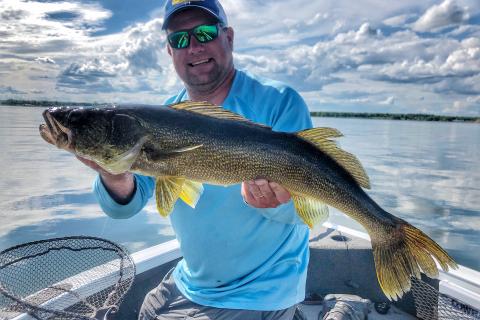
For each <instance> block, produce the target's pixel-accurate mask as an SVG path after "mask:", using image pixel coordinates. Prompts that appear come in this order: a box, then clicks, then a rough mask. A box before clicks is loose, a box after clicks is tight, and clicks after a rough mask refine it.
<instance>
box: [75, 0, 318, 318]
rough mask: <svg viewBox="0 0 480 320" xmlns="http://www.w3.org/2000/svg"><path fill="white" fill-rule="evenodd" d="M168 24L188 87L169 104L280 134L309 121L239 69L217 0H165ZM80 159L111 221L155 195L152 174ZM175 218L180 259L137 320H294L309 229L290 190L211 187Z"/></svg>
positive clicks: (293, 95) (270, 184)
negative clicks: (221, 113) (218, 112)
mask: <svg viewBox="0 0 480 320" xmlns="http://www.w3.org/2000/svg"><path fill="white" fill-rule="evenodd" d="M163 29H164V30H165V31H166V33H167V39H168V44H167V50H168V54H169V55H170V56H171V58H172V62H173V65H174V67H175V70H176V72H177V74H178V76H179V77H180V79H181V80H182V81H183V83H184V86H185V87H184V89H182V90H181V91H180V92H179V93H178V94H177V95H175V96H174V97H172V98H170V99H168V101H167V102H166V104H172V103H178V102H181V101H185V100H193V101H208V102H210V103H212V104H216V105H221V106H223V108H225V109H227V110H230V111H233V112H235V113H237V114H240V115H243V116H244V117H246V118H248V119H250V120H252V121H254V122H256V123H261V124H264V125H267V126H269V127H272V128H273V130H275V131H283V132H294V131H300V130H303V129H307V128H311V127H312V123H311V119H310V115H309V111H308V109H307V107H306V105H305V102H304V101H303V100H302V98H301V97H300V96H299V94H298V93H297V92H296V91H294V90H293V89H292V88H289V87H288V86H285V85H284V84H282V83H279V82H276V81H272V80H268V79H263V78H260V77H256V76H254V75H251V74H249V73H247V72H244V71H241V70H237V69H235V67H234V65H233V54H232V51H233V45H234V31H233V29H232V27H230V26H229V25H228V22H227V17H226V14H225V12H224V9H223V8H222V6H221V4H220V3H219V2H218V1H217V0H203V1H199V0H197V1H182V0H168V1H167V4H166V7H165V19H164V24H163ZM80 160H81V161H82V162H84V163H85V164H87V165H89V166H90V167H92V168H94V169H95V170H97V171H98V172H99V177H98V179H97V180H96V181H95V184H94V185H95V187H94V189H95V193H96V195H97V198H98V199H99V203H100V205H101V207H102V209H103V210H104V211H105V212H106V213H107V214H108V215H109V216H111V217H113V218H120V219H124V218H129V217H131V216H133V215H135V214H136V213H138V212H139V211H140V210H141V209H142V208H143V207H144V206H145V204H146V203H147V201H148V199H149V198H150V197H151V196H152V194H153V192H154V187H155V180H154V179H153V178H152V177H147V176H143V175H138V174H132V173H129V172H127V173H123V174H118V175H112V174H110V173H109V172H107V171H106V170H103V169H102V168H101V167H100V166H99V165H98V164H96V163H95V162H93V161H90V160H87V159H82V158H80ZM219 161H222V160H221V159H219ZM170 218H171V223H172V227H173V229H174V230H175V233H176V236H177V239H178V241H179V243H180V248H181V251H182V254H183V259H182V260H181V261H180V262H179V263H178V265H177V266H176V267H175V268H174V270H172V271H171V272H170V273H168V275H167V276H166V277H165V278H164V279H163V281H162V282H161V283H160V285H159V286H158V287H157V288H155V289H154V290H152V291H151V292H150V293H149V294H148V295H147V297H146V298H145V301H144V303H143V306H142V309H141V311H140V315H139V319H184V318H185V317H186V316H189V317H193V318H195V319H229V320H231V319H248V320H254V319H282V320H283V319H292V318H293V315H294V312H295V305H296V304H297V303H299V302H301V301H302V300H303V299H304V294H305V282H306V276H307V265H308V259H309V250H308V238H309V231H308V230H309V229H308V226H307V225H306V224H305V223H303V222H302V221H301V220H300V219H299V218H298V216H297V215H296V213H295V209H294V206H293V204H292V201H291V199H290V193H289V192H288V191H287V190H286V189H284V188H283V187H282V186H280V185H279V184H277V183H275V182H274V181H267V180H265V179H257V180H253V181H245V182H243V183H242V184H241V185H234V186H230V187H223V186H212V185H206V186H205V189H204V191H203V194H202V195H201V198H200V200H199V202H198V204H197V205H196V208H195V209H192V208H191V207H189V206H187V205H185V204H184V203H180V201H179V202H178V203H177V204H176V206H175V208H174V210H173V212H172V213H171V214H170Z"/></svg>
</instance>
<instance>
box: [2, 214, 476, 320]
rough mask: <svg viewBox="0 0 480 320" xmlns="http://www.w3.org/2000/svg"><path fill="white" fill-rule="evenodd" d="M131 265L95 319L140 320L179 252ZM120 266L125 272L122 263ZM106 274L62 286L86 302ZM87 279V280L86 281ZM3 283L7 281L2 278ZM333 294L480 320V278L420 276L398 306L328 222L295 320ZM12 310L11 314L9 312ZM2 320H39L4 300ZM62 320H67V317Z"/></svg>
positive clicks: (402, 314)
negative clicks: (114, 298)
mask: <svg viewBox="0 0 480 320" xmlns="http://www.w3.org/2000/svg"><path fill="white" fill-rule="evenodd" d="M0 255H1V254H0ZM129 259H131V260H132V262H133V263H134V264H132V265H131V266H130V265H128V268H130V269H129V271H130V273H131V272H132V270H133V272H134V273H136V275H135V277H134V280H133V277H132V278H129V279H128V280H129V281H131V282H130V283H129V284H128V286H129V290H128V288H127V290H128V292H126V294H125V295H124V296H123V293H122V296H123V297H121V299H119V302H121V304H120V306H119V307H118V308H117V307H115V308H114V310H107V309H105V310H103V313H102V312H99V313H97V319H109V320H127V319H128V320H132V319H137V315H138V311H139V309H140V306H141V303H142V301H143V298H144V297H145V295H146V294H147V292H148V291H150V290H151V289H153V288H154V287H156V286H157V285H158V283H159V282H160V281H161V280H162V278H163V277H164V275H165V274H166V273H167V272H168V271H169V270H170V269H172V268H173V267H174V266H175V265H176V263H177V262H178V261H179V260H180V259H181V252H180V248H179V244H178V242H177V241H176V240H171V241H168V242H165V243H161V244H158V245H156V246H153V247H150V248H147V249H144V250H141V251H138V252H134V253H133V254H131V255H130V256H129ZM122 264H123V266H125V264H124V263H123V262H122ZM104 270H106V268H105V265H98V266H96V267H94V268H91V269H89V270H85V271H82V272H79V273H78V274H76V275H74V276H72V277H69V278H68V279H67V280H65V281H62V285H63V287H65V286H67V287H69V288H72V287H75V285H74V283H76V282H77V281H76V280H78V279H79V278H82V279H83V282H81V285H80V286H78V287H77V288H74V289H72V290H75V292H76V294H77V295H83V298H84V299H86V300H88V299H89V297H91V296H92V293H94V294H99V293H100V292H103V291H105V290H106V289H108V287H109V286H110V287H113V286H114V284H115V281H116V280H114V277H112V275H113V273H111V272H104ZM98 271H101V272H98ZM124 275H125V273H124ZM85 279H88V280H87V281H85ZM1 281H3V279H2V277H1V274H0V282H1ZM2 287H3V285H2ZM63 287H62V288H63ZM87 289H88V290H87ZM45 290H46V288H43V289H42V290H40V291H45ZM62 290H63V289H62ZM331 294H336V295H341V296H340V297H342V295H343V296H347V295H350V296H353V295H354V296H358V297H361V298H362V299H364V300H363V301H368V303H367V307H368V316H367V317H368V319H373V320H375V319H385V320H392V319H395V320H402V319H424V320H433V319H449V320H450V319H451V320H454V319H455V320H456V319H466V320H478V319H480V311H479V310H480V272H478V271H475V270H472V269H469V268H467V267H464V266H460V267H459V268H458V269H457V270H451V271H449V272H443V271H441V270H440V276H439V278H438V279H430V278H427V277H426V276H424V275H422V279H421V280H416V279H415V280H414V281H413V286H412V289H411V290H410V291H409V292H408V293H407V294H405V295H404V296H403V297H402V298H401V299H399V300H398V301H393V302H390V301H389V300H388V299H387V298H386V297H385V295H384V294H383V293H382V291H381V289H380V287H379V285H378V282H377V279H376V274H375V266H374V262H373V254H372V250H371V245H370V239H369V236H368V234H366V233H363V232H361V231H357V230H354V229H351V228H349V227H346V226H343V225H337V224H335V223H332V222H325V223H324V224H323V225H320V226H318V227H316V228H314V229H313V230H312V232H311V237H310V262H309V270H308V277H307V288H306V296H307V298H306V300H305V301H304V302H303V303H301V304H299V306H298V307H297V313H296V315H295V318H294V319H298V320H313V319H314V320H317V319H322V317H323V314H324V313H325V312H328V308H327V309H326V307H325V306H326V304H325V300H324V299H323V298H326V297H328V295H330V296H331ZM35 296H37V297H38V292H37V293H36V294H32V295H30V296H29V298H28V299H27V300H28V301H36V302H37V303H38V305H39V306H43V307H45V308H47V309H48V308H49V307H52V306H53V305H56V306H57V307H56V308H58V305H63V306H64V308H65V309H68V308H69V307H71V304H72V303H68V302H65V301H62V299H63V298H62V296H64V291H57V293H53V294H52V292H50V293H49V294H47V296H48V299H43V300H42V299H40V300H39V299H35V298H32V297H35ZM47 300H48V301H47ZM63 300H65V299H63ZM2 301H3V304H2ZM8 308H10V310H7V309H8ZM98 314H100V316H99V315H98ZM367 317H366V318H365V319H367ZM39 318H40V319H42V318H41V317H39ZM0 319H2V320H7V319H8V320H27V319H38V318H35V317H32V316H31V315H28V314H27V313H21V312H18V310H17V311H15V312H12V310H11V303H10V304H7V303H5V300H1V299H0ZM52 319H57V318H52ZM58 319H68V317H67V318H61V317H60V318H58ZM79 319H91V318H88V317H86V318H79ZM332 319H333V318H332ZM335 319H337V318H335ZM338 319H343V318H338ZM345 319H350V318H345ZM246 320H248V319H246Z"/></svg>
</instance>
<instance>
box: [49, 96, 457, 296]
mask: <svg viewBox="0 0 480 320" xmlns="http://www.w3.org/2000/svg"><path fill="white" fill-rule="evenodd" d="M43 116H44V118H45V122H46V124H42V125H40V134H41V136H42V137H43V138H44V139H45V140H46V141H47V142H48V143H51V144H54V145H56V146H57V147H59V148H62V149H65V150H68V151H70V152H73V153H75V154H77V155H79V156H81V157H84V158H87V159H90V160H93V161H95V162H96V163H98V164H99V165H100V166H102V167H103V168H105V169H106V170H108V171H109V172H111V173H122V172H125V171H131V172H137V173H140V174H143V175H149V176H153V177H155V178H156V191H155V193H156V200H157V208H158V210H159V212H160V214H162V215H163V216H166V215H168V214H169V213H170V211H171V210H172V209H173V206H174V204H175V202H176V201H177V200H178V198H180V199H182V200H183V201H185V202H186V203H188V204H189V205H190V206H192V207H195V204H196V202H197V201H198V199H199V197H200V195H201V193H202V190H203V189H202V183H210V184H219V185H231V184H238V183H241V182H242V181H248V180H254V179H258V178H264V179H267V180H270V181H275V182H278V183H279V184H281V185H282V186H283V187H285V188H286V189H287V190H289V191H290V193H291V195H292V200H293V202H294V205H295V209H296V211H297V213H298V215H299V216H300V217H301V218H302V219H303V221H304V222H305V223H306V224H307V225H308V226H310V227H312V226H313V225H314V224H316V223H319V222H320V221H322V220H324V219H325V218H326V217H327V215H328V208H327V205H329V206H332V207H335V208H337V209H339V210H341V211H342V212H344V213H346V214H347V215H349V216H350V217H352V218H353V219H355V220H356V221H358V222H359V223H360V224H362V225H363V226H364V227H365V229H366V230H367V232H368V234H369V235H370V238H371V243H372V249H373V256H374V261H375V267H376V273H377V278H378V281H379V284H380V286H381V288H382V290H383V292H384V293H385V295H386V296H387V297H388V298H389V299H393V300H396V299H398V298H400V297H401V296H402V295H403V293H404V292H407V291H408V290H409V289H410V286H411V276H415V277H417V278H419V277H420V271H423V272H424V273H425V274H426V275H428V276H429V277H436V276H438V270H437V265H436V263H435V260H434V259H433V258H435V259H436V261H437V262H438V263H439V265H440V266H441V267H442V268H443V269H444V270H446V271H447V270H448V269H449V267H452V268H456V267H457V265H456V263H455V262H454V261H453V259H452V258H451V257H450V256H449V255H448V254H447V253H446V252H445V251H444V250H443V249H442V248H441V247H440V246H439V245H438V244H437V243H435V242H434V241H433V240H432V239H430V238H429V237H428V236H427V235H426V234H424V233H423V232H422V231H420V230H418V229H417V228H415V227H413V226H412V225H410V224H409V223H408V222H406V221H404V220H402V219H400V218H397V217H395V216H393V215H391V214H390V213H388V212H386V211H384V210H383V209H382V208H381V207H380V206H379V205H378V204H376V203H375V202H374V201H373V200H372V199H371V198H370V197H369V196H368V195H367V194H366V193H365V192H364V191H363V189H362V188H366V189H368V188H369V187H370V183H369V179H368V177H367V175H366V173H365V171H364V169H363V168H362V166H361V164H360V163H359V161H358V160H357V158H356V157H355V156H353V155H352V154H350V153H348V152H345V151H343V150H342V149H340V148H339V147H338V146H337V145H336V143H335V141H334V139H335V138H338V137H340V136H342V134H341V133H340V132H339V131H338V130H336V129H332V128H313V129H308V130H304V131H301V132H298V133H285V132H275V131H272V130H271V128H269V127H266V126H263V125H259V124H255V123H253V122H251V121H249V120H247V119H245V118H243V117H241V116H240V115H237V114H235V113H232V112H230V111H227V110H225V109H223V108H221V107H218V106H214V105H210V104H208V103H204V102H182V103H179V104H175V105H171V106H170V107H158V106H157V107H153V106H137V107H135V106H122V107H105V108H78V107H76V108H68V107H67V108H65V107H64V108H50V109H47V110H45V111H44V113H43ZM239 196H240V195H239Z"/></svg>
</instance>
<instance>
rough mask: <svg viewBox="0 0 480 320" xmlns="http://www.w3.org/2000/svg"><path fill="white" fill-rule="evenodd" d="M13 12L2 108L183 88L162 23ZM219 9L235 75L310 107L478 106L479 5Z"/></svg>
mask: <svg viewBox="0 0 480 320" xmlns="http://www.w3.org/2000/svg"><path fill="white" fill-rule="evenodd" d="M15 3H18V6H15V5H14V1H13V0H5V1H3V2H2V3H0V15H1V16H2V17H3V18H4V19H8V21H9V23H8V24H5V25H0V35H2V37H0V57H2V58H4V59H3V61H2V62H1V63H0V74H2V77H1V78H0V86H3V87H2V88H3V90H2V91H1V92H0V98H2V97H4V95H2V93H3V94H6V93H7V92H14V90H17V91H18V92H22V93H23V94H24V93H27V92H28V94H29V96H31V97H33V98H34V97H35V94H38V95H39V96H40V95H41V96H42V98H44V97H45V96H46V95H48V94H50V95H52V96H55V98H56V99H60V98H61V97H62V96H63V97H65V98H68V99H65V100H70V101H72V100H80V101H87V100H95V101H106V102H112V100H114V101H119V100H120V101H121V102H135V101H139V100H141V101H142V102H143V103H161V102H162V101H163V99H164V98H165V97H166V96H167V95H170V94H173V93H175V92H176V91H177V89H178V88H179V87H180V82H179V80H178V78H177V76H176V74H175V71H174V69H173V67H172V65H171V59H170V57H169V56H168V55H167V54H166V50H165V35H164V33H163V32H162V31H161V30H160V26H161V22H162V20H161V18H158V14H161V12H159V11H155V10H154V11H153V12H156V13H155V14H156V15H157V16H155V14H154V13H150V14H149V15H148V16H149V17H151V18H150V19H149V20H146V21H144V22H137V23H135V24H132V25H130V26H129V27H127V28H125V29H124V30H122V31H120V32H117V33H114V34H107V35H102V36H98V35H96V34H95V31H98V30H101V29H102V28H103V26H104V22H105V21H106V19H108V18H115V12H110V11H109V10H106V9H105V8H103V7H102V6H101V3H100V2H98V3H96V2H88V3H82V2H73V1H62V2H47V3H45V2H40V1H30V2H28V4H27V2H25V1H20V2H18V1H16V2H15ZM222 3H223V4H224V7H225V9H226V11H227V14H228V17H229V22H230V25H232V26H233V27H234V28H235V55H234V57H235V63H236V66H237V67H240V68H244V69H248V70H249V71H251V72H253V73H256V74H259V75H261V76H266V77H270V78H274V79H277V80H281V81H284V82H287V83H288V84H290V85H292V86H293V87H295V88H296V89H298V90H300V91H301V93H302V94H303V95H304V96H305V97H306V100H307V102H308V104H309V105H311V106H312V108H316V109H317V108H318V107H320V106H324V105H326V104H328V105H332V107H334V106H336V107H338V108H343V107H348V108H355V107H357V108H361V109H363V108H366V109H365V110H368V109H369V108H370V109H371V108H382V107H385V106H386V105H388V106H390V107H391V108H392V110H393V109H394V110H395V111H398V112H400V110H402V111H408V110H409V109H411V110H410V111H413V112H415V111H418V110H419V108H420V107H419V105H420V104H419V103H418V102H419V101H422V103H421V105H422V106H421V108H422V110H437V111H438V110H445V109H446V108H450V107H451V106H452V105H453V104H454V101H461V102H462V103H464V104H468V105H473V106H475V104H476V103H478V102H475V101H474V102H472V101H470V102H468V101H467V99H468V98H469V97H470V96H471V95H473V94H475V93H477V92H478V86H477V85H476V83H475V81H476V80H477V76H478V74H479V73H480V70H479V68H480V67H479V61H480V59H479V57H478V54H479V53H478V51H479V50H480V44H479V42H480V41H479V40H478V38H479V36H480V26H479V25H478V23H475V22H472V21H469V20H468V17H474V16H478V15H479V14H480V3H479V2H478V1H476V0H456V1H455V2H454V1H449V0H447V1H443V2H440V1H438V0H426V1H423V2H421V3H419V2H418V1H414V0H405V1H403V2H397V3H392V4H391V5H389V6H388V8H384V7H382V2H381V1H380V0H373V1H368V2H366V1H360V2H355V3H352V2H351V1H346V0H326V1H321V2H318V1H317V2H312V1H307V0H300V1H296V2H293V1H291V0H282V1H275V2H268V1H267V2H258V1H256V0H239V1H237V0H235V1H234V0H223V1H222ZM292 10H293V11H292ZM252 12H255V14H252ZM293 13H294V14H293ZM259 17H261V19H259ZM447 26H449V27H448V28H446V27H447ZM412 28H417V29H412ZM418 28H420V29H421V30H426V29H427V28H430V30H435V33H423V32H418V31H419V30H420V29H418ZM445 28H446V29H445ZM444 29H445V31H442V30H444ZM3 35H5V36H3ZM52 62H55V64H53V63H52ZM12 66H14V67H12ZM52 80H54V81H55V80H56V83H53V82H52ZM7 88H9V89H7ZM32 88H34V90H31V89H32ZM345 92H346V94H345ZM349 92H350V93H351V92H358V93H361V96H357V97H349V96H348V93H349ZM59 97H60V98H59ZM421 98H422V99H423V100H421ZM439 102H440V103H439ZM474 109H475V108H474V107H473V108H469V109H468V110H469V112H472V110H474ZM459 110H460V109H459ZM462 110H467V109H462Z"/></svg>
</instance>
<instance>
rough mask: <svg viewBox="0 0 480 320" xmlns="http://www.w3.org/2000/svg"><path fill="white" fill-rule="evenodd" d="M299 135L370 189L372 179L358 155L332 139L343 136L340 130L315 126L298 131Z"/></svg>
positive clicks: (361, 184) (362, 185)
mask: <svg viewBox="0 0 480 320" xmlns="http://www.w3.org/2000/svg"><path fill="white" fill-rule="evenodd" d="M297 136H299V137H301V138H302V139H304V140H306V141H308V142H310V143H312V144H313V145H315V146H316V147H317V148H318V149H320V150H321V151H322V152H324V153H326V154H327V155H329V156H330V157H331V158H332V159H333V160H335V161H336V162H337V163H338V164H339V165H340V166H341V167H342V168H344V169H345V170H346V171H347V172H349V173H350V174H351V175H352V177H353V179H354V180H355V181H356V182H357V183H358V184H359V185H360V186H361V187H363V188H366V189H370V180H369V179H368V176H367V173H366V172H365V170H364V169H363V167H362V164H361V163H360V161H358V159H357V157H355V156H354V155H353V154H351V153H348V152H346V151H344V150H342V149H340V148H339V147H338V146H337V144H336V143H335V141H332V140H330V139H332V138H338V137H341V136H342V133H341V132H340V131H338V130H337V129H333V128H313V129H307V130H304V131H301V132H298V133H297Z"/></svg>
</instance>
